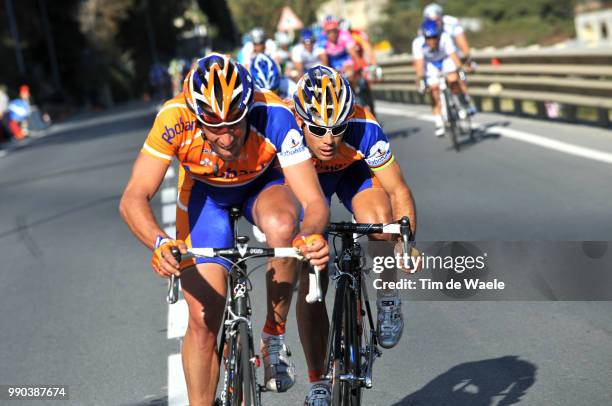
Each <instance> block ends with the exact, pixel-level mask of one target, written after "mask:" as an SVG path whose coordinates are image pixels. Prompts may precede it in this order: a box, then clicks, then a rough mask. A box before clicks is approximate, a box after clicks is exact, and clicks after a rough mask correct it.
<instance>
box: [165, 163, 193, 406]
mask: <svg viewBox="0 0 612 406" xmlns="http://www.w3.org/2000/svg"><path fill="white" fill-rule="evenodd" d="M175 176H176V171H175V170H174V168H173V167H172V166H170V167H169V168H168V170H167V171H166V175H165V176H164V186H165V187H164V188H163V189H162V190H161V196H160V199H161V203H162V213H161V214H162V216H161V217H162V223H163V224H164V231H165V232H166V234H168V235H169V236H170V237H171V238H176V207H177V192H176V187H175V186H174V185H175V184H176V183H175V182H173V181H172V180H173V179H174V177H175ZM171 184H172V185H173V186H169V185H171ZM179 287H180V284H179ZM188 318H189V310H188V308H187V302H186V301H185V299H181V300H179V301H178V302H176V303H175V304H173V305H168V321H167V322H168V326H167V336H168V339H169V340H176V339H179V340H180V339H182V338H183V336H184V335H185V331H186V330H187V320H188ZM188 403H189V400H188V398H187V384H186V383H185V375H184V373H183V361H182V359H181V354H180V353H179V354H171V355H169V356H168V406H185V405H187V404H188Z"/></svg>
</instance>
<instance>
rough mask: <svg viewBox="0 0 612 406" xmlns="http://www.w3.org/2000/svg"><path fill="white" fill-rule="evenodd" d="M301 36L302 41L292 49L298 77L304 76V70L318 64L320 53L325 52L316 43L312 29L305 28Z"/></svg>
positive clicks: (292, 57)
mask: <svg viewBox="0 0 612 406" xmlns="http://www.w3.org/2000/svg"><path fill="white" fill-rule="evenodd" d="M300 36H301V42H300V43H299V44H297V45H296V46H294V47H293V49H292V50H291V60H292V61H293V64H294V68H295V70H296V71H297V75H296V76H297V77H302V75H303V74H304V72H306V71H307V70H308V69H310V68H313V67H314V66H316V65H318V64H319V55H320V54H321V53H323V52H325V50H324V49H322V48H321V47H318V46H317V45H316V38H315V36H314V33H313V32H312V30H311V29H309V28H305V29H303V30H302V32H301V34H300Z"/></svg>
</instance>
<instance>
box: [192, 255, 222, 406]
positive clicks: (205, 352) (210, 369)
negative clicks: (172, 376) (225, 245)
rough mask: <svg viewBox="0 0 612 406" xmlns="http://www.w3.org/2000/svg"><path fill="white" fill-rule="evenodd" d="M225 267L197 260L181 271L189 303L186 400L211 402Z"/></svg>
mask: <svg viewBox="0 0 612 406" xmlns="http://www.w3.org/2000/svg"><path fill="white" fill-rule="evenodd" d="M226 275H227V270H226V269H225V268H223V267H222V266H221V265H217V264H200V265H197V270H196V268H189V269H186V270H185V271H183V273H182V276H181V286H182V287H183V295H184V296H185V300H186V302H187V306H188V307H189V322H188V324H187V332H186V333H185V338H184V341H183V350H182V359H183V371H184V372H185V380H186V382H187V393H188V396H189V404H190V405H192V406H196V405H206V406H209V405H211V404H212V403H213V401H214V398H215V392H216V389H217V381H218V380H219V357H218V354H217V351H216V344H217V333H218V332H219V328H220V325H221V319H222V317H223V311H224V306H225V291H226V286H225V284H226Z"/></svg>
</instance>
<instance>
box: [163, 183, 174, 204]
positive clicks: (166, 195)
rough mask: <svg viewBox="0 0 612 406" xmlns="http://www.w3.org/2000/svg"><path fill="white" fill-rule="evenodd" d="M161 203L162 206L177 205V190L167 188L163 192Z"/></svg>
mask: <svg viewBox="0 0 612 406" xmlns="http://www.w3.org/2000/svg"><path fill="white" fill-rule="evenodd" d="M161 202H162V204H167V203H173V204H174V203H176V188H174V187H167V188H164V189H162V191H161Z"/></svg>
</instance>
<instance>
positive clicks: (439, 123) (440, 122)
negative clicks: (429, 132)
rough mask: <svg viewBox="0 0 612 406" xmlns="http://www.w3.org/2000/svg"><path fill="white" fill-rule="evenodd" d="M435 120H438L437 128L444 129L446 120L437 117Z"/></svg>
mask: <svg viewBox="0 0 612 406" xmlns="http://www.w3.org/2000/svg"><path fill="white" fill-rule="evenodd" d="M434 119H435V120H436V127H443V126H444V120H443V119H442V116H440V115H435V116H434Z"/></svg>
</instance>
